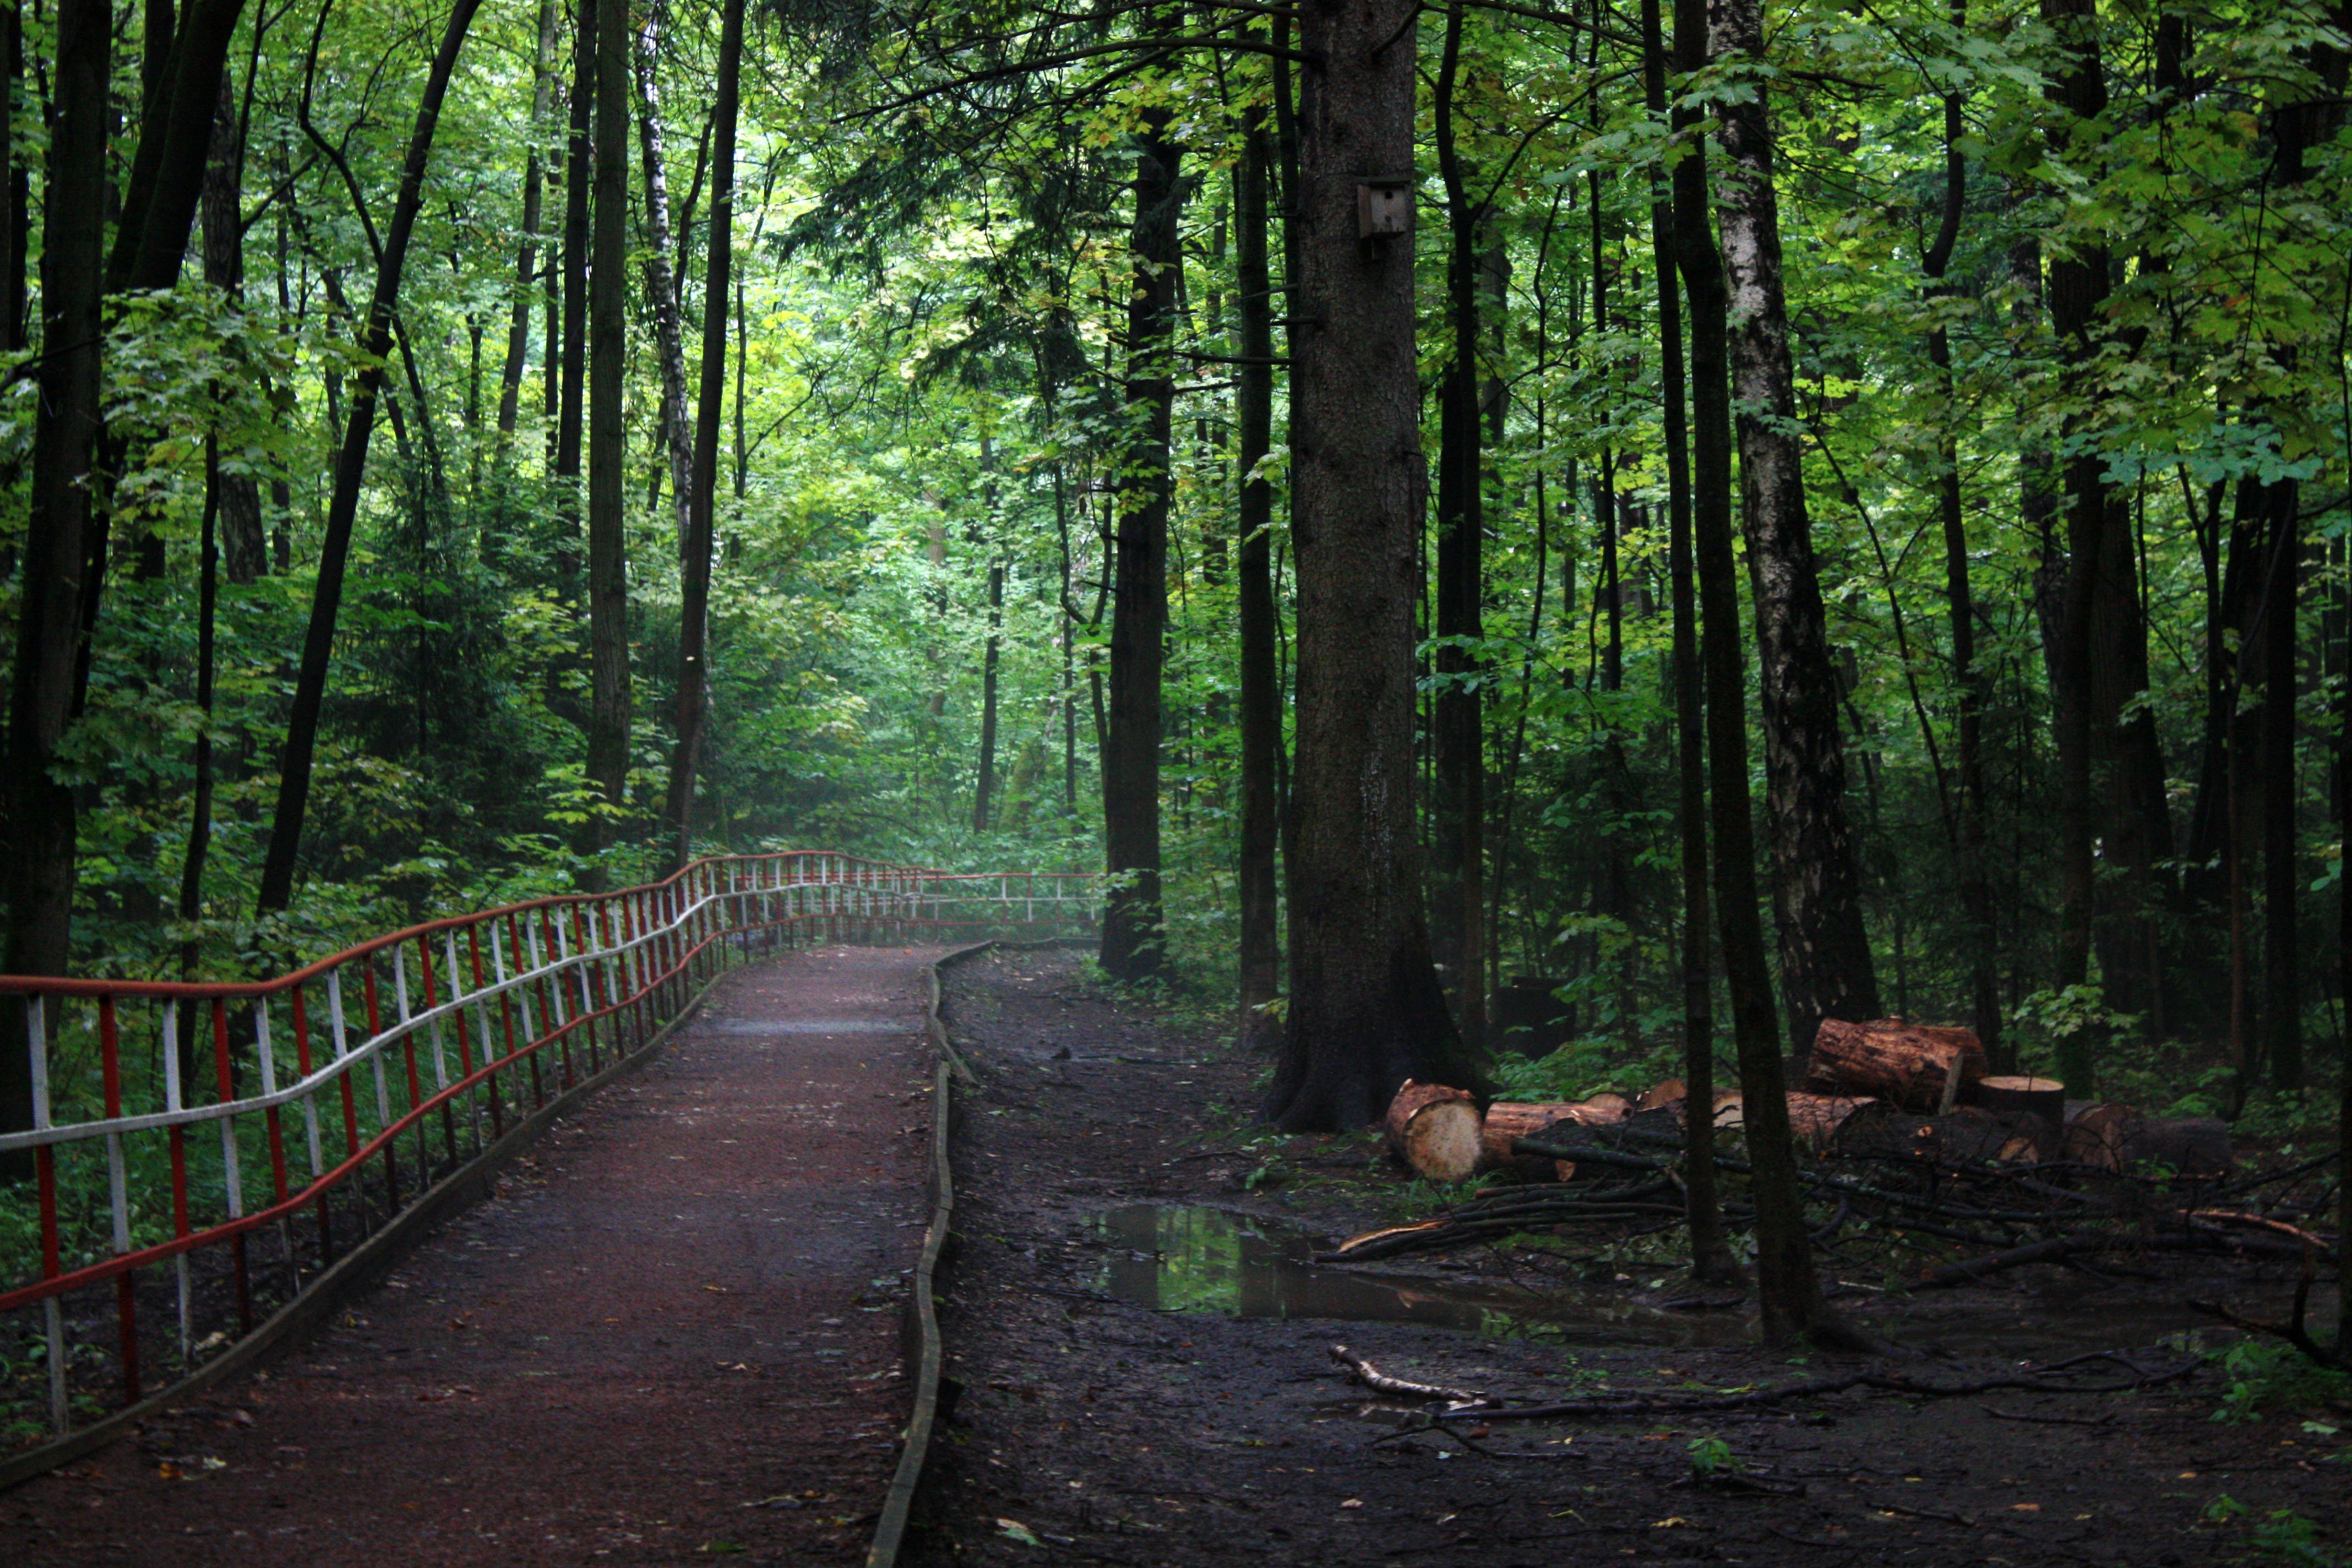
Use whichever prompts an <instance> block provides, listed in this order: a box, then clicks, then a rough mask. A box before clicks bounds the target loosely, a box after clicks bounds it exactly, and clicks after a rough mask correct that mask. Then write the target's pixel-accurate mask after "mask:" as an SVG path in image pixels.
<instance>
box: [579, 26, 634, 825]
mask: <svg viewBox="0 0 2352 1568" xmlns="http://www.w3.org/2000/svg"><path fill="white" fill-rule="evenodd" d="M596 5H597V9H598V13H599V15H598V16H597V18H596V216H595V237H594V241H593V262H592V270H591V272H590V274H589V281H588V361H589V363H588V690H589V713H588V778H589V782H590V783H592V784H595V785H596V786H597V787H598V788H599V789H600V790H602V791H603V792H604V804H605V805H606V806H607V807H608V808H609V809H610V811H611V812H612V813H614V814H615V815H617V814H618V813H619V812H621V811H622V810H623V809H624V808H625V806H626V805H627V804H628V784H629V581H628V571H629V563H628V542H627V536H626V527H627V522H628V496H627V493H626V486H627V480H628V476H627V470H626V467H625V465H626V461H627V458H628V441H629V431H628V426H627V424H626V422H625V418H624V409H623V398H624V395H625V391H626V388H625V385H624V384H623V383H624V378H625V376H626V375H627V373H628V352H629V343H628V279H627V274H626V270H625V269H626V268H627V266H628V256H629V7H628V0H596ZM613 826H614V818H613V817H612V816H601V815H600V816H598V817H597V818H596V826H595V829H594V832H593V840H594V844H595V847H597V848H599V849H602V848H603V847H604V846H605V845H606V844H607V843H609V842H610V841H611V836H612V831H613Z"/></svg>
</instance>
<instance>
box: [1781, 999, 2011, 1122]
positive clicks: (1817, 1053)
mask: <svg viewBox="0 0 2352 1568" xmlns="http://www.w3.org/2000/svg"><path fill="white" fill-rule="evenodd" d="M1984 1067H1985V1057H1984V1047H1981V1046H1979V1045H1978V1044H1977V1037H1976V1035H1975V1033H1974V1032H1973V1031H1971V1030H1969V1029H1955V1028H1944V1027H1939V1026H1934V1025H1919V1024H1906V1023H1904V1022H1903V1021H1902V1020H1901V1019H1898V1018H1880V1019H1874V1020H1873V1021H1872V1022H1870V1023H1866V1024H1850V1023H1847V1022H1846V1021H1845V1020H1843V1019H1842V1018H1824V1019H1822V1026H1821V1028H1820V1030H1819V1031H1818V1032H1816V1033H1815V1035H1814V1036H1813V1054H1812V1059H1811V1061H1810V1062H1809V1063H1808V1064H1807V1067H1806V1072H1805V1081H1804V1086H1803V1087H1804V1088H1805V1089H1806V1090H1807V1091H1808V1092H1811V1093H1814V1094H1828V1095H1837V1096H1842V1097H1849V1098H1855V1099H1861V1098H1870V1099H1878V1100H1886V1101H1887V1102H1889V1103H1890V1104H1894V1105H1899V1106H1901V1107H1902V1108H1903V1109H1904V1110H1910V1111H1916V1112H1920V1113H1924V1114H1927V1115H1940V1114H1942V1113H1943V1112H1946V1111H1948V1110H1951V1109H1952V1107H1953V1105H1954V1104H1955V1103H1957V1102H1958V1098H1959V1091H1960V1088H1961V1086H1962V1085H1963V1084H1965V1083H1968V1082H1969V1081H1970V1080H1972V1079H1978V1078H1981V1077H1983V1076H1984Z"/></svg>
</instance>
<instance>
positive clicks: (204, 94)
mask: <svg viewBox="0 0 2352 1568" xmlns="http://www.w3.org/2000/svg"><path fill="white" fill-rule="evenodd" d="M244 10H245V0H194V3H193V4H191V5H189V6H188V8H187V9H186V10H185V11H184V13H182V15H181V16H180V17H179V19H178V26H177V27H176V29H175V30H174V31H173V35H172V43H171V53H170V62H169V68H168V69H169V79H168V82H166V81H165V80H163V79H157V80H155V81H154V82H153V86H154V88H155V90H156V93H157V95H158V100H157V103H156V104H155V105H154V106H152V107H151V110H150V111H149V113H147V114H146V115H144V116H142V123H141V125H140V128H139V146H138V150H137V152H136V153H134V154H133V156H132V159H131V179H130V182H129V184H128V185H127V187H126V188H125V190H124V192H123V197H122V216H121V221H120V223H119V224H118V226H116V229H115V234H114V248H113V250H112V251H111V252H110V253H109V255H108V257H107V262H106V286H107V291H108V292H109V293H119V292H121V291H122V290H124V289H169V288H170V287H172V285H173V284H174V283H176V282H178V281H179V278H180V264H181V262H182V261H183V260H184V258H185V257H186V255H187V250H188V230H189V227H190V226H192V225H193V224H194V222H195V220H196V205H197V203H198V201H199V200H200V199H201V197H202V195H203V192H204V185H205V158H206V155H207V153H209V151H210V149H211V147H212V141H213V113H214V107H215V104H217V103H218V102H219V100H220V83H221V72H222V70H223V68H225V67H226V64H227V62H228V49H229V45H230V43H231V42H232V41H233V40H234V38H235V37H236V24H237V18H238V17H239V16H242V15H243V14H244ZM156 110H161V111H160V112H157V111H156Z"/></svg>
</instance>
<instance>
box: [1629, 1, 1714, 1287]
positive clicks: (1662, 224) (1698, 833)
mask: <svg viewBox="0 0 2352 1568" xmlns="http://www.w3.org/2000/svg"><path fill="white" fill-rule="evenodd" d="M1685 3H1687V0H1685ZM1642 84H1643V98H1644V100H1645V101H1646V103H1647V106H1648V108H1649V110H1650V113H1651V115H1652V117H1653V118H1654V119H1664V118H1665V117H1666V112H1667V111H1666V49H1665V37H1664V29H1663V28H1662V26H1661V25H1660V19H1659V6H1658V0H1642ZM1674 123H1675V129H1676V130H1678V131H1681V132H1685V133H1686V134H1687V133H1690V132H1694V131H1695V130H1696V125H1697V115H1696V112H1694V111H1691V110H1678V111H1676V112H1675V116H1674ZM1651 182H1652V183H1651V188H1650V257H1651V266H1652V268H1654V272H1655V274H1656V278H1657V286H1658V391H1659V395H1660V397H1661V399H1662V401H1663V402H1664V436H1665V445H1666V572H1667V579H1668V591H1669V595H1670V596H1671V598H1672V600H1673V603H1674V672H1673V679H1674V702H1675V830H1676V832H1677V833H1678V834H1679V835H1680V836H1681V838H1682V895H1683V931H1682V937H1683V942H1682V970H1683V1088H1684V1099H1683V1111H1684V1114H1683V1132H1684V1149H1685V1153H1684V1157H1683V1186H1684V1198H1685V1212H1686V1213H1687V1214H1688V1215H1689V1219H1690V1238H1691V1275H1692V1277H1693V1278H1694V1279H1704V1280H1717V1279H1730V1278H1733V1277H1734V1276H1736V1275H1737V1274H1738V1264H1737V1263H1735V1262H1734V1261H1733V1259H1732V1256H1731V1248H1730V1246H1729V1244H1728V1243H1727V1241H1726V1240H1725V1239H1724V1233H1723V1207H1722V1204H1721V1201H1720V1199H1719V1198H1718V1197H1717V1190H1716V1173H1715V1123H1714V1118H1713V1114H1712V1112H1713V1109H1714V1106H1715V1001H1714V986H1713V984H1712V982H1713V976H1714V963H1713V958H1714V946H1713V944H1712V943H1711V942H1709V941H1708V933H1709V931H1711V930H1712V929H1713V927H1714V924H1715V917H1714V914H1713V911H1712V910H1711V909H1710V908H1709V905H1708V900H1707V853H1706V735H1705V733H1704V731H1703V726H1704V725H1705V723H1706V716H1705V711H1704V710H1705V689H1704V684H1703V677H1702V675H1701V672H1700V669H1699V650H1698V602H1697V597H1696V588H1695V585H1694V583H1693V580H1692V565H1691V472H1690V428H1689V414H1688V411H1687V408H1686V396H1685V386H1684V382H1683V313H1682V299H1681V295H1680V292H1679V290H1678V289H1676V288H1675V255H1676V248H1677V247H1676V244H1675V205H1674V195H1673V192H1672V191H1671V189H1669V188H1668V186H1667V185H1666V184H1665V182H1664V179H1663V178H1662V177H1660V176H1658V175H1655V174H1653V175H1652V176H1651Z"/></svg>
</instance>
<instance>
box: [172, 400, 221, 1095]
mask: <svg viewBox="0 0 2352 1568" xmlns="http://www.w3.org/2000/svg"><path fill="white" fill-rule="evenodd" d="M221 478H222V476H221V471H220V440H219V437H216V436H214V435H210V434H207V435H206V436H205V512H204V521H203V524H202V526H201V530H200V534H201V538H200V542H199V544H198V549H199V551H200V552H201V554H200V557H199V563H198V566H197V580H196V711H197V712H198V713H200V714H202V715H203V716H204V718H203V722H202V723H201V724H200V725H199V726H198V727H197V730H196V743H195V746H194V755H193V756H192V757H191V758H190V759H189V765H190V768H191V770H192V771H193V772H194V773H195V776H196V784H195V791H194V798H193V799H191V800H190V802H189V805H188V848H187V854H186V856H185V857H184V858H183V859H182V861H181V863H180V911H179V912H180V924H181V927H182V928H183V930H184V931H185V932H186V934H185V935H184V936H183V937H182V938H181V939H180V978H181V979H183V980H194V978H195V977H196V973H197V969H198V965H199V963H201V961H202V959H203V956H204V942H203V941H202V940H201V939H200V938H199V937H198V936H197V934H196V922H197V921H199V920H201V919H202V918H203V916H204V912H205V858H206V857H207V856H208V855H209V854H210V853H211V850H212V842H213V734H212V717H213V622H214V616H215V613H216V611H217V609H218V607H219V597H220V567H221V552H220V548H219V544H218V542H217V540H216V537H215V522H216V518H217V514H218V512H219V510H220V500H221V497H222V495H223V494H224V488H223V486H222V483H221ZM193 1044H194V1037H193V1031H191V1030H189V1029H188V1028H187V1026H185V1025H183V1026H182V1027H181V1032H180V1046H181V1049H182V1050H183V1051H186V1050H187V1049H188V1047H191V1046H192V1045H193ZM186 1065H187V1064H186V1062H185V1060H184V1059H183V1062H182V1070H183V1072H184V1071H185V1070H186ZM181 1081H183V1082H185V1081H187V1080H186V1079H185V1078H183V1079H182V1080H181Z"/></svg>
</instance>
